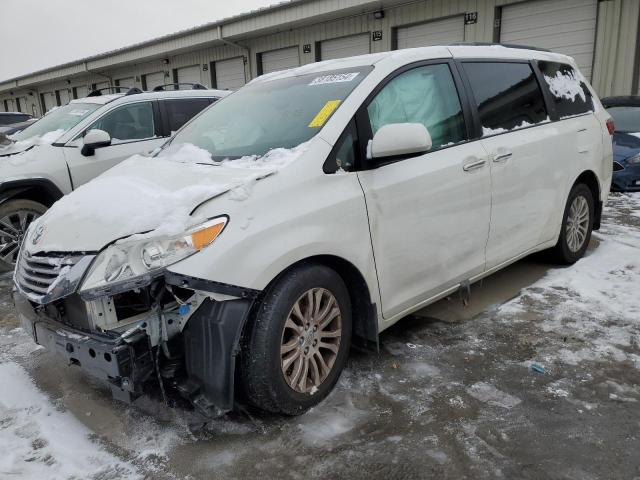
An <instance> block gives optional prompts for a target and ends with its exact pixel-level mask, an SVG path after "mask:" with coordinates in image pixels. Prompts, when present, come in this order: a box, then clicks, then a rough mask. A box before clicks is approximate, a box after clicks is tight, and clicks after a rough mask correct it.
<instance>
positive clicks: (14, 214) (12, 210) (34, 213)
mask: <svg viewBox="0 0 640 480" xmlns="http://www.w3.org/2000/svg"><path fill="white" fill-rule="evenodd" d="M46 211H47V207H45V206H44V205H42V204H41V203H38V202H34V201H32V200H23V199H17V200H8V201H7V202H5V203H3V204H2V205H0V272H3V271H9V270H13V269H14V267H15V265H16V260H17V259H18V250H20V245H21V244H22V239H23V238H24V235H25V234H26V233H27V228H28V227H29V225H31V222H33V221H34V220H35V219H36V218H38V217H40V216H41V215H42V214H43V213H44V212H46Z"/></svg>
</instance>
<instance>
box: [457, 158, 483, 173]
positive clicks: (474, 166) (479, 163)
mask: <svg viewBox="0 0 640 480" xmlns="http://www.w3.org/2000/svg"><path fill="white" fill-rule="evenodd" d="M485 163H487V162H486V160H476V161H475V162H469V163H465V164H464V165H463V166H462V170H464V171H465V172H471V171H473V170H478V169H479V168H482V167H484V164H485Z"/></svg>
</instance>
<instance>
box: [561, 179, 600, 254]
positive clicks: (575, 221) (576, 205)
mask: <svg viewBox="0 0 640 480" xmlns="http://www.w3.org/2000/svg"><path fill="white" fill-rule="evenodd" d="M593 205H594V200H593V194H592V193H591V190H590V189H589V187H587V186H586V185H584V184H582V183H579V184H577V185H574V186H573V188H572V189H571V192H570V193H569V198H568V199H567V204H566V206H565V210H564V216H563V219H562V229H561V231H560V237H559V238H558V243H556V246H555V247H554V248H553V249H552V251H551V252H552V254H553V257H554V259H555V260H557V261H558V262H560V263H565V264H572V263H575V262H577V261H578V260H579V259H580V258H582V256H583V255H584V252H586V250H587V247H588V246H589V241H590V240H591V231H592V230H593V218H594V206H593Z"/></svg>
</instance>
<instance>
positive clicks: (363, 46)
mask: <svg viewBox="0 0 640 480" xmlns="http://www.w3.org/2000/svg"><path fill="white" fill-rule="evenodd" d="M370 52H371V47H370V44H369V34H368V33H365V34H362V35H352V36H350V37H343V38H333V39H331V40H325V41H323V42H321V43H320V58H321V59H322V60H332V59H334V58H344V57H354V56H356V55H365V54H367V53H370Z"/></svg>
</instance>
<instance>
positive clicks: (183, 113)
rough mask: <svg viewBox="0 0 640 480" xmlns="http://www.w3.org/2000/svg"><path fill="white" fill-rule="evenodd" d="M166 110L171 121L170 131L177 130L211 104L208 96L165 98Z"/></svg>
mask: <svg viewBox="0 0 640 480" xmlns="http://www.w3.org/2000/svg"><path fill="white" fill-rule="evenodd" d="M164 104H165V111H166V112H167V120H168V122H169V131H170V132H176V131H178V130H179V129H180V127H182V126H183V125H184V124H185V123H187V122H188V121H189V120H191V119H192V118H193V117H195V116H196V114H198V113H200V112H201V111H202V110H204V109H205V108H206V107H208V106H209V99H208V98H189V99H183V100H165V101H164Z"/></svg>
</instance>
